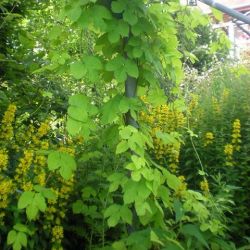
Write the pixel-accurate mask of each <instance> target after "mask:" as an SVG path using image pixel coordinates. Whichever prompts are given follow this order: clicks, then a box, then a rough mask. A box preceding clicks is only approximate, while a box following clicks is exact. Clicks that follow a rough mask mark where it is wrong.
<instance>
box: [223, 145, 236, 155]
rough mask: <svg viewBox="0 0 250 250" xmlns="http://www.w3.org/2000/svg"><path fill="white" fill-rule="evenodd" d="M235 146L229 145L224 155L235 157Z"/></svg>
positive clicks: (226, 146) (225, 148)
mask: <svg viewBox="0 0 250 250" xmlns="http://www.w3.org/2000/svg"><path fill="white" fill-rule="evenodd" d="M233 151H234V150H233V145H232V144H227V145H225V147H224V153H225V155H227V156H232V155H233Z"/></svg>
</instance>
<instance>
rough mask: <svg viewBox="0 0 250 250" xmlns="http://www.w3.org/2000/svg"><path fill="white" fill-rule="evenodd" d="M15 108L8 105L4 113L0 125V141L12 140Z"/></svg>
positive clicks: (12, 105)
mask: <svg viewBox="0 0 250 250" xmlns="http://www.w3.org/2000/svg"><path fill="white" fill-rule="evenodd" d="M15 112H16V106H15V105H14V104H10V105H9V107H8V109H7V110H6V111H5V113H4V115H3V119H2V125H1V128H0V139H4V140H11V139H12V138H13V135H14V132H13V126H12V123H13V121H14V119H15Z"/></svg>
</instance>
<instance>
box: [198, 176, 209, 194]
mask: <svg viewBox="0 0 250 250" xmlns="http://www.w3.org/2000/svg"><path fill="white" fill-rule="evenodd" d="M200 189H201V190H202V191H203V192H206V193H208V192H209V184H208V181H207V179H204V180H203V181H201V182H200Z"/></svg>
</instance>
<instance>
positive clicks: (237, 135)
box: [231, 119, 241, 151]
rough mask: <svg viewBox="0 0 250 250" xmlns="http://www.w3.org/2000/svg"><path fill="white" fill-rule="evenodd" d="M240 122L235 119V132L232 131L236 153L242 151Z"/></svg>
mask: <svg viewBox="0 0 250 250" xmlns="http://www.w3.org/2000/svg"><path fill="white" fill-rule="evenodd" d="M240 128H241V125H240V120H239V119H235V120H234V122H233V131H232V135H231V137H232V145H233V147H234V149H235V150H236V151H240V143H241V139H240V138H241V134H240Z"/></svg>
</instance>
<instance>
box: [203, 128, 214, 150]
mask: <svg viewBox="0 0 250 250" xmlns="http://www.w3.org/2000/svg"><path fill="white" fill-rule="evenodd" d="M213 140H214V134H213V133H212V132H207V133H206V134H205V142H204V146H205V147H206V146H207V145H209V144H212V143H213Z"/></svg>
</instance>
